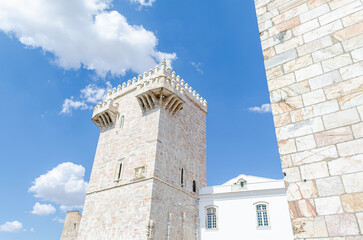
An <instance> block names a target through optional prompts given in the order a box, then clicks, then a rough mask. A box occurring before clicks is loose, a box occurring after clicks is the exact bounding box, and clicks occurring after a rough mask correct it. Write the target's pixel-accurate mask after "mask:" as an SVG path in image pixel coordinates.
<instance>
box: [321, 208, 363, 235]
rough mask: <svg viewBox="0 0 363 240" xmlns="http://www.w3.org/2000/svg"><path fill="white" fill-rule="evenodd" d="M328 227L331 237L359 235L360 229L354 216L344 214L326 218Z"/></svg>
mask: <svg viewBox="0 0 363 240" xmlns="http://www.w3.org/2000/svg"><path fill="white" fill-rule="evenodd" d="M325 222H326V226H327V228H328V233H329V236H331V237H336V236H349V235H358V234H359V229H358V224H357V220H356V218H355V216H354V214H349V213H345V214H344V213H343V214H337V215H329V216H325Z"/></svg>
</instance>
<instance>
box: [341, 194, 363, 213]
mask: <svg viewBox="0 0 363 240" xmlns="http://www.w3.org/2000/svg"><path fill="white" fill-rule="evenodd" d="M341 200H342V205H343V208H344V211H345V212H363V193H352V194H345V195H342V196H341Z"/></svg>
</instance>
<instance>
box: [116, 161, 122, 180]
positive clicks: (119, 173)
mask: <svg viewBox="0 0 363 240" xmlns="http://www.w3.org/2000/svg"><path fill="white" fill-rule="evenodd" d="M123 165H124V164H123V159H120V160H118V161H117V164H116V169H115V181H120V180H121V178H122V172H123V167H124V166H123Z"/></svg>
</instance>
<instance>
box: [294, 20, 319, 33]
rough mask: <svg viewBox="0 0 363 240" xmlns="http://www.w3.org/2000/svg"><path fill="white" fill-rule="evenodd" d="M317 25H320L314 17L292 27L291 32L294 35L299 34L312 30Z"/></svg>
mask: <svg viewBox="0 0 363 240" xmlns="http://www.w3.org/2000/svg"><path fill="white" fill-rule="evenodd" d="M318 27H320V24H319V22H318V20H317V19H316V18H315V19H313V20H311V21H308V22H305V23H303V24H300V25H299V26H296V27H294V28H293V29H292V34H293V35H294V36H301V35H302V34H304V33H307V32H310V31H311V30H314V29H316V28H318Z"/></svg>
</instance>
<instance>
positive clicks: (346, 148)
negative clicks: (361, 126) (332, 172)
mask: <svg viewBox="0 0 363 240" xmlns="http://www.w3.org/2000/svg"><path fill="white" fill-rule="evenodd" d="M362 146H363V139H357V140H353V141H349V142H345V143H339V144H338V145H337V148H338V152H339V155H340V156H351V155H358V154H362V153H363V148H362Z"/></svg>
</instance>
